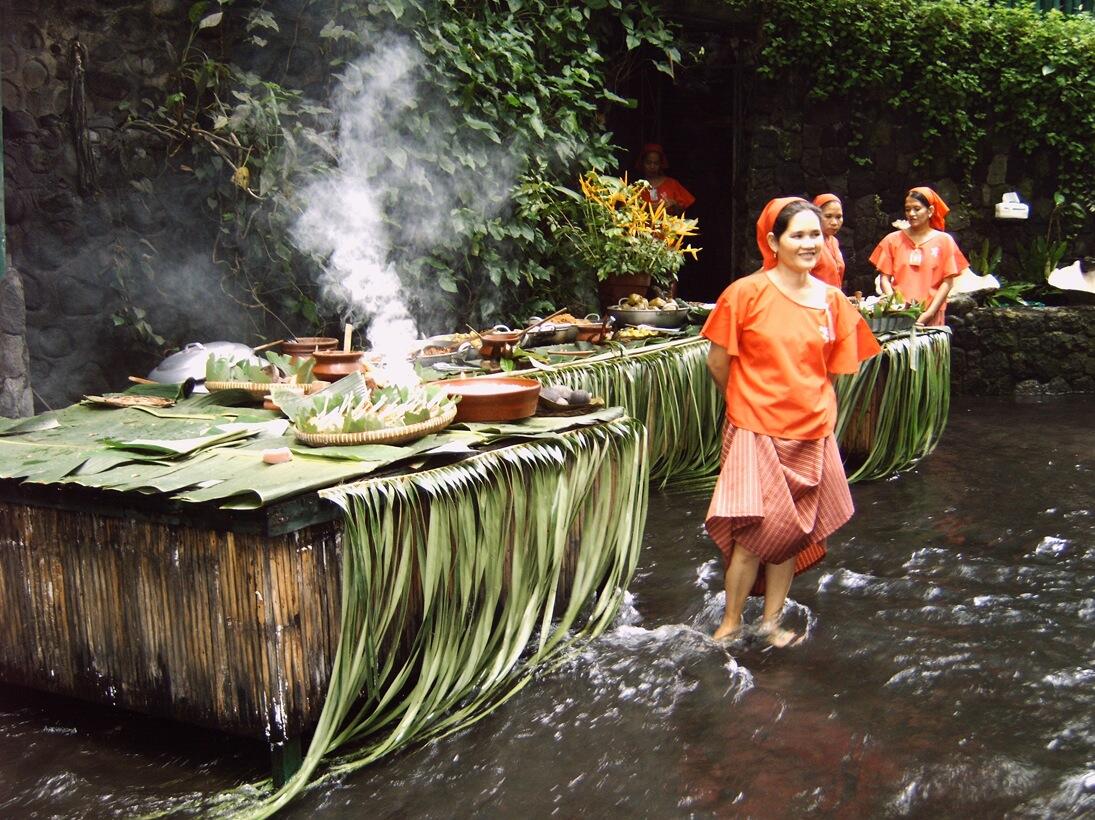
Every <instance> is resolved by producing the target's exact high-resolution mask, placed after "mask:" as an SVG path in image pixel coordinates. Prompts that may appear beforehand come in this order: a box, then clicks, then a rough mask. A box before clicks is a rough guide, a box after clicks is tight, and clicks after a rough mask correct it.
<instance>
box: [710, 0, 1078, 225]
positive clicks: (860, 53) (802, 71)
mask: <svg viewBox="0 0 1095 820" xmlns="http://www.w3.org/2000/svg"><path fill="white" fill-rule="evenodd" d="M723 2H725V3H726V4H727V5H730V6H733V7H735V8H737V9H739V10H742V11H745V12H746V13H748V14H749V15H751V16H755V17H756V18H757V19H759V20H760V29H761V42H760V46H759V50H758V55H757V61H758V69H759V72H760V74H761V75H762V76H763V77H765V78H768V79H769V80H772V81H773V83H775V84H776V86H775V87H776V88H780V87H786V85H787V81H788V78H801V77H806V78H808V81H807V82H808V86H809V91H808V94H809V96H810V97H811V98H812V99H814V100H817V101H825V100H855V101H856V107H857V109H858V110H859V111H860V112H861V113H862V117H861V118H860V120H861V122H860V126H861V128H860V133H859V134H858V135H857V136H856V137H854V138H853V141H854V143H856V144H855V145H854V146H853V148H854V149H855V151H856V152H857V153H858V155H859V157H858V158H859V159H860V161H863V162H869V161H870V148H869V145H868V144H867V143H866V141H865V139H864V135H863V133H862V130H863V128H865V127H866V126H867V124H869V123H870V121H871V119H872V113H873V112H875V111H879V110H887V109H888V110H889V111H891V112H897V113H899V114H900V115H901V117H902V120H903V121H904V122H907V123H912V124H916V125H918V127H919V130H920V133H921V135H922V137H924V140H923V145H924V156H923V157H922V160H923V161H925V162H926V161H927V160H928V159H929V157H930V156H931V155H933V154H942V155H944V156H946V157H948V158H953V159H955V160H957V161H958V162H959V164H960V165H961V166H963V167H964V168H965V169H966V171H967V173H968V172H969V171H970V170H971V169H972V168H973V166H974V164H975V163H977V162H978V161H979V160H980V159H981V158H983V157H985V156H986V155H987V154H990V153H992V151H991V149H990V146H989V143H990V140H991V139H1005V140H1008V141H1009V142H1010V143H1011V144H1013V145H1014V146H1015V147H1016V148H1018V149H1019V150H1020V151H1022V152H1024V153H1026V154H1028V155H1031V154H1034V153H1035V152H1036V151H1038V150H1040V149H1043V148H1047V149H1049V150H1050V151H1051V152H1052V153H1054V154H1056V156H1057V161H1058V167H1057V175H1058V179H1059V186H1058V187H1059V189H1060V190H1061V192H1062V193H1063V194H1064V196H1065V197H1066V198H1067V199H1068V200H1069V201H1070V202H1075V203H1078V204H1079V205H1081V206H1082V209H1083V210H1084V211H1086V212H1087V213H1088V214H1089V215H1090V214H1091V213H1095V185H1093V184H1092V167H1093V165H1095V104H1093V100H1095V18H1092V17H1091V16H1090V15H1085V14H1077V15H1063V14H1060V13H1058V12H1049V13H1041V12H1038V11H1036V10H1035V9H1034V8H1033V6H1032V5H1031V4H1028V5H1026V6H1021V7H1018V8H1005V7H1003V6H1002V5H994V4H990V3H989V2H986V1H985V0H964V1H963V2H959V0H926V2H916V3H910V2H908V0H723ZM854 125H855V124H854V123H853V126H854ZM1088 219H1089V220H1090V216H1089V217H1088ZM1071 227H1072V231H1073V232H1075V231H1076V230H1078V229H1079V228H1080V225H1078V224H1074V225H1072V226H1071Z"/></svg>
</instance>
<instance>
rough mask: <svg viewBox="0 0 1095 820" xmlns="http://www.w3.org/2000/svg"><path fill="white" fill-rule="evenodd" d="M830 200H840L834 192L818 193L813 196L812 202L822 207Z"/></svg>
mask: <svg viewBox="0 0 1095 820" xmlns="http://www.w3.org/2000/svg"><path fill="white" fill-rule="evenodd" d="M830 202H840V197H838V196H837V195H836V194H818V195H817V196H815V197H814V204H815V205H817V207H819V208H824V207H825V206H826V205H828V204H829V203H830Z"/></svg>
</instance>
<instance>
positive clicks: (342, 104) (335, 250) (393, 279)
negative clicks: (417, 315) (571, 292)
mask: <svg viewBox="0 0 1095 820" xmlns="http://www.w3.org/2000/svg"><path fill="white" fill-rule="evenodd" d="M422 73H423V58H422V55H421V53H420V52H419V51H418V50H417V48H415V47H414V46H413V45H412V44H410V43H408V42H407V41H406V40H402V39H399V38H396V37H386V38H384V45H383V46H382V47H381V48H379V49H378V50H377V51H376V52H375V53H372V54H370V55H368V56H366V57H364V58H362V59H361V60H359V61H358V62H357V63H355V64H353V65H351V66H350V68H349V69H348V70H347V72H346V74H345V75H343V76H342V77H341V78H340V79H341V80H342V85H341V87H340V89H339V90H338V92H337V94H336V95H335V98H334V106H335V108H336V111H337V115H338V126H339V127H338V151H339V165H338V167H337V168H335V169H334V170H333V172H332V173H331V174H330V175H328V176H325V177H323V178H322V179H317V180H314V181H311V182H310V183H309V184H307V185H306V186H305V188H304V189H303V197H302V198H303V201H304V202H305V203H306V204H305V210H304V212H303V214H302V216H301V217H300V219H299V220H298V222H297V224H296V225H295V226H294V231H293V233H294V238H295V241H296V242H297V244H298V245H299V246H300V247H301V248H302V249H303V250H306V251H312V252H318V253H319V254H322V255H323V256H325V257H326V258H327V259H328V263H327V269H326V270H325V271H324V273H323V275H322V277H321V281H320V285H321V287H322V291H323V295H324V298H326V299H327V300H329V301H331V302H333V303H335V304H339V305H345V306H347V307H348V310H349V313H350V316H351V320H352V321H354V322H355V323H358V324H359V323H361V322H362V321H363V320H368V321H369V322H370V324H369V329H368V337H369V341H370V343H371V347H372V350H373V351H374V352H376V353H379V354H381V355H382V356H384V357H385V358H386V359H389V360H390V361H392V362H393V363H394V362H396V361H398V362H403V361H404V360H405V358H406V355H407V352H408V351H409V350H410V348H411V347H412V346H413V344H414V340H415V339H416V337H417V335H418V334H417V332H416V327H415V321H414V319H413V318H412V316H411V313H410V311H409V309H408V306H407V301H406V300H405V299H404V298H403V292H404V291H403V285H402V283H401V282H400V279H399V276H398V273H397V271H396V269H395V267H394V266H393V263H392V259H393V250H395V249H397V248H398V249H399V250H400V251H401V252H406V251H410V252H411V253H412V254H413V255H417V254H419V253H426V252H428V251H429V250H430V249H431V247H436V246H437V244H438V242H439V241H440V240H441V239H446V240H448V241H450V242H451V238H452V236H454V235H455V234H456V233H457V225H456V224H455V220H457V219H460V218H461V215H460V212H459V209H461V208H468V207H472V208H474V209H475V210H476V211H477V212H478V214H479V215H481V214H482V213H483V212H484V209H485V207H486V206H485V205H484V204H483V203H485V202H493V203H500V202H502V201H503V200H504V197H505V195H506V192H507V191H508V190H509V188H510V187H511V185H512V179H513V172H512V169H511V162H512V160H511V159H510V158H509V156H510V154H509V152H508V151H505V149H502V148H499V149H498V151H497V153H498V154H499V156H498V157H497V158H496V161H492V162H491V163H490V168H489V170H487V171H485V172H484V173H482V174H476V175H474V176H468V177H467V178H464V179H461V177H460V176H458V175H442V174H440V173H439V172H438V170H437V169H436V167H435V166H434V164H433V163H432V161H431V160H432V158H433V157H436V156H439V155H442V154H444V153H446V152H451V146H450V145H448V144H447V141H448V139H450V138H451V131H450V130H449V128H448V127H445V126H446V124H447V123H449V122H451V119H450V117H449V110H450V105H451V104H450V102H449V101H448V100H441V101H433V102H432V103H431V101H429V100H427V99H425V94H424V92H423V91H422V89H423V88H424V84H423V83H421V79H422ZM412 117H414V118H418V119H420V118H422V117H427V118H428V120H429V121H430V122H431V123H432V124H433V125H434V127H432V128H430V129H429V133H428V134H427V136H425V137H424V138H417V137H416V138H411V137H409V136H408V133H409V130H408V129H407V127H406V126H407V124H408V122H409V120H410V119H411V118H412Z"/></svg>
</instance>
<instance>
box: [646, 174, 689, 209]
mask: <svg viewBox="0 0 1095 820" xmlns="http://www.w3.org/2000/svg"><path fill="white" fill-rule="evenodd" d="M642 196H643V199H645V200H646V201H647V202H650V203H653V204H654V205H657V204H658V203H659V202H660V201H661V200H663V199H672V200H673V201H674V202H676V203H677V205H678V207H680V208H681V210H685V209H687V208H691V207H692V205H693V203H695V201H696V198H695V197H694V196H692V194H690V193H688V190H687V189H686V188H685V187H684V186H683V185H681V184H680V183H679V182H677V180H675V179H673V177H664V178H663V179H662V181H661V182H659V183H658V185H657V186H654V185H651V186H650V187H649V188H647V189H646V190H645V191H643V194H642Z"/></svg>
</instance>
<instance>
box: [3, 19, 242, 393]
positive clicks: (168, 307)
mask: <svg viewBox="0 0 1095 820" xmlns="http://www.w3.org/2000/svg"><path fill="white" fill-rule="evenodd" d="M188 6H189V4H188V3H186V4H184V3H181V2H179V1H178V0H146V1H145V2H132V1H130V2H127V1H126V0H112V2H109V3H104V2H90V0H69V1H68V2H60V0H46V1H45V2H41V1H40V0H5V2H4V4H3V9H2V12H0V13H2V14H3V21H2V23H3V25H2V26H0V60H2V75H3V106H4V108H3V125H4V153H5V167H4V171H5V180H4V189H5V190H4V193H5V204H6V208H5V217H6V222H7V231H8V250H9V252H10V254H11V258H12V264H13V265H14V267H15V268H16V269H18V270H19V271H20V273H21V274H22V277H23V285H24V289H25V297H26V321H27V341H28V345H29V348H30V367H31V378H32V382H33V384H34V387H35V393H36V394H37V396H38V398H39V402H38V409H39V410H42V409H45V408H47V407H58V406H64V405H66V404H68V403H70V402H72V401H75V400H77V399H79V398H80V396H81V395H83V394H85V393H89V392H99V391H104V390H118V389H124V387H125V386H126V385H127V381H126V376H127V375H129V374H139V375H144V373H146V372H147V371H148V370H150V369H151V368H152V367H153V366H154V365H155V364H156V363H157V362H158V361H159V360H160V359H161V358H162V357H163V355H164V350H162V349H160V348H159V346H158V345H157V344H155V342H154V340H151V339H150V338H149V337H148V336H147V334H146V335H145V336H142V335H141V334H140V333H138V332H135V331H134V326H135V323H134V320H135V318H137V317H136V316H135V315H134V313H133V312H132V311H128V312H127V307H132V306H139V307H142V308H144V309H146V310H147V314H146V318H147V321H148V323H149V325H150V327H151V328H152V329H154V330H155V331H156V332H158V333H160V334H162V335H164V336H168V337H169V338H171V339H174V340H176V341H177V342H178V343H182V342H186V341H213V340H216V339H225V338H227V339H233V340H238V341H245V340H246V339H244V338H243V336H244V334H245V333H246V328H247V327H248V326H247V324H246V322H245V320H244V319H243V318H242V316H240V315H239V314H240V313H242V312H243V311H242V310H240V309H235V310H216V309H215V308H216V307H217V306H218V304H219V301H227V300H226V299H223V300H218V296H219V295H220V294H221V288H220V283H219V281H218V275H217V274H216V271H215V269H214V267H213V264H212V262H211V259H210V257H211V254H212V247H213V241H212V239H213V235H214V232H215V230H216V223H215V220H211V219H209V218H208V217H206V216H205V215H204V210H203V204H202V202H203V197H202V195H201V193H200V191H198V190H197V188H196V187H195V186H194V185H193V184H192V182H191V180H189V179H187V178H186V177H185V176H183V175H181V174H179V173H178V171H177V169H176V170H174V171H173V170H170V169H169V168H167V167H166V164H165V162H164V159H163V154H164V153H165V152H164V151H163V148H162V145H158V144H157V143H156V141H155V140H154V139H153V138H151V137H150V136H149V135H148V134H147V133H146V132H141V131H139V130H137V129H133V128H129V127H127V126H126V119H127V114H126V110H125V107H124V106H123V105H122V104H123V103H127V104H128V105H131V106H134V107H136V106H140V105H141V104H142V103H141V100H142V99H148V100H162V99H163V97H164V89H166V88H169V87H170V83H171V82H172V81H171V71H172V68H173V66H172V63H171V61H170V56H169V50H168V44H169V43H170V44H178V43H180V42H185V38H186V35H187V33H188V31H189V24H188V23H187V20H186V10H187V7H188ZM77 43H79V44H81V45H82V48H81V47H80V46H78V45H77ZM77 55H80V56H81V59H80V60H79V61H77V60H76V56H77ZM79 69H82V75H81V72H80V70H79ZM74 95H75V98H76V99H80V98H82V101H81V102H82V104H80V105H77V106H75V107H74V106H73V100H74ZM78 109H82V111H83V112H84V113H85V114H86V129H85V128H81V127H80V125H81V124H80V122H79V121H78V119H77V118H76V117H75V116H74V115H75V114H76V113H78ZM233 307H234V306H233Z"/></svg>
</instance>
